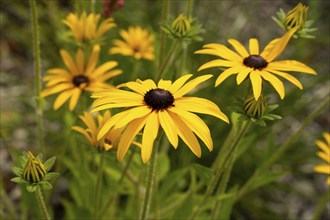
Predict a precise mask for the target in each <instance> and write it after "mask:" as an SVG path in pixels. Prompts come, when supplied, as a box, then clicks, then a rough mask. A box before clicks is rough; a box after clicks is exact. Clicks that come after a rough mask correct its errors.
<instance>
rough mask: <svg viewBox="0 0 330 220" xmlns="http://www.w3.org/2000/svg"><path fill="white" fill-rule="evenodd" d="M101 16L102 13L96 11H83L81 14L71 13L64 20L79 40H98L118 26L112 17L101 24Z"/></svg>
mask: <svg viewBox="0 0 330 220" xmlns="http://www.w3.org/2000/svg"><path fill="white" fill-rule="evenodd" d="M100 17H101V15H100V14H94V13H91V14H89V15H87V14H86V12H83V13H82V14H81V15H80V16H79V15H78V14H76V13H70V14H69V15H68V16H67V18H66V19H64V20H63V23H64V24H66V25H67V26H68V27H69V28H70V30H71V31H72V34H73V36H74V37H75V38H76V40H77V41H78V42H82V41H85V40H98V39H100V38H101V37H102V36H103V35H104V34H105V33H106V32H107V31H108V30H110V29H111V28H113V27H115V26H116V24H115V23H114V21H113V19H112V18H107V19H106V20H104V21H102V22H101V23H100V24H99V21H100Z"/></svg>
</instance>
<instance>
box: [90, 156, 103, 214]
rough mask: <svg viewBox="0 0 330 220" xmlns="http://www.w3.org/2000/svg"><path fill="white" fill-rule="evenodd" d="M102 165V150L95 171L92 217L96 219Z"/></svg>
mask: <svg viewBox="0 0 330 220" xmlns="http://www.w3.org/2000/svg"><path fill="white" fill-rule="evenodd" d="M103 167H104V153H103V152H102V153H101V155H100V165H99V169H98V172H97V179H96V188H95V197H94V215H93V219H97V218H96V217H97V215H98V208H99V200H100V198H99V197H100V191H101V180H102V173H103Z"/></svg>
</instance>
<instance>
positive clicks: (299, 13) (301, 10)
mask: <svg viewBox="0 0 330 220" xmlns="http://www.w3.org/2000/svg"><path fill="white" fill-rule="evenodd" d="M307 11H308V6H306V5H304V4H302V3H299V4H298V5H297V6H296V7H294V8H293V9H292V10H291V11H289V12H288V13H287V15H286V16H285V19H284V24H285V27H286V28H287V29H292V28H295V27H298V28H302V27H304V25H305V22H306V20H307Z"/></svg>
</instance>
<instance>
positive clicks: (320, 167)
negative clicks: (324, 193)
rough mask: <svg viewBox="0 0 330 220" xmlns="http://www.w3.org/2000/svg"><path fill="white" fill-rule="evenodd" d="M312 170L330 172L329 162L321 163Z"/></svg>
mask: <svg viewBox="0 0 330 220" xmlns="http://www.w3.org/2000/svg"><path fill="white" fill-rule="evenodd" d="M314 170H315V171H316V172H319V173H325V174H330V165H329V164H321V165H317V166H315V167H314Z"/></svg>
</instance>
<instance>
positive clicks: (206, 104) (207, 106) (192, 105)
mask: <svg viewBox="0 0 330 220" xmlns="http://www.w3.org/2000/svg"><path fill="white" fill-rule="evenodd" d="M175 107H176V108H178V109H182V110H185V111H189V112H195V113H201V114H208V115H212V116H214V117H217V118H219V119H221V120H223V121H225V122H227V123H229V120H228V118H227V116H226V115H225V114H224V113H223V112H221V110H220V109H219V107H218V106H217V105H216V104H215V103H213V102H211V101H210V100H208V99H203V98H197V97H182V98H178V99H176V100H175Z"/></svg>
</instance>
